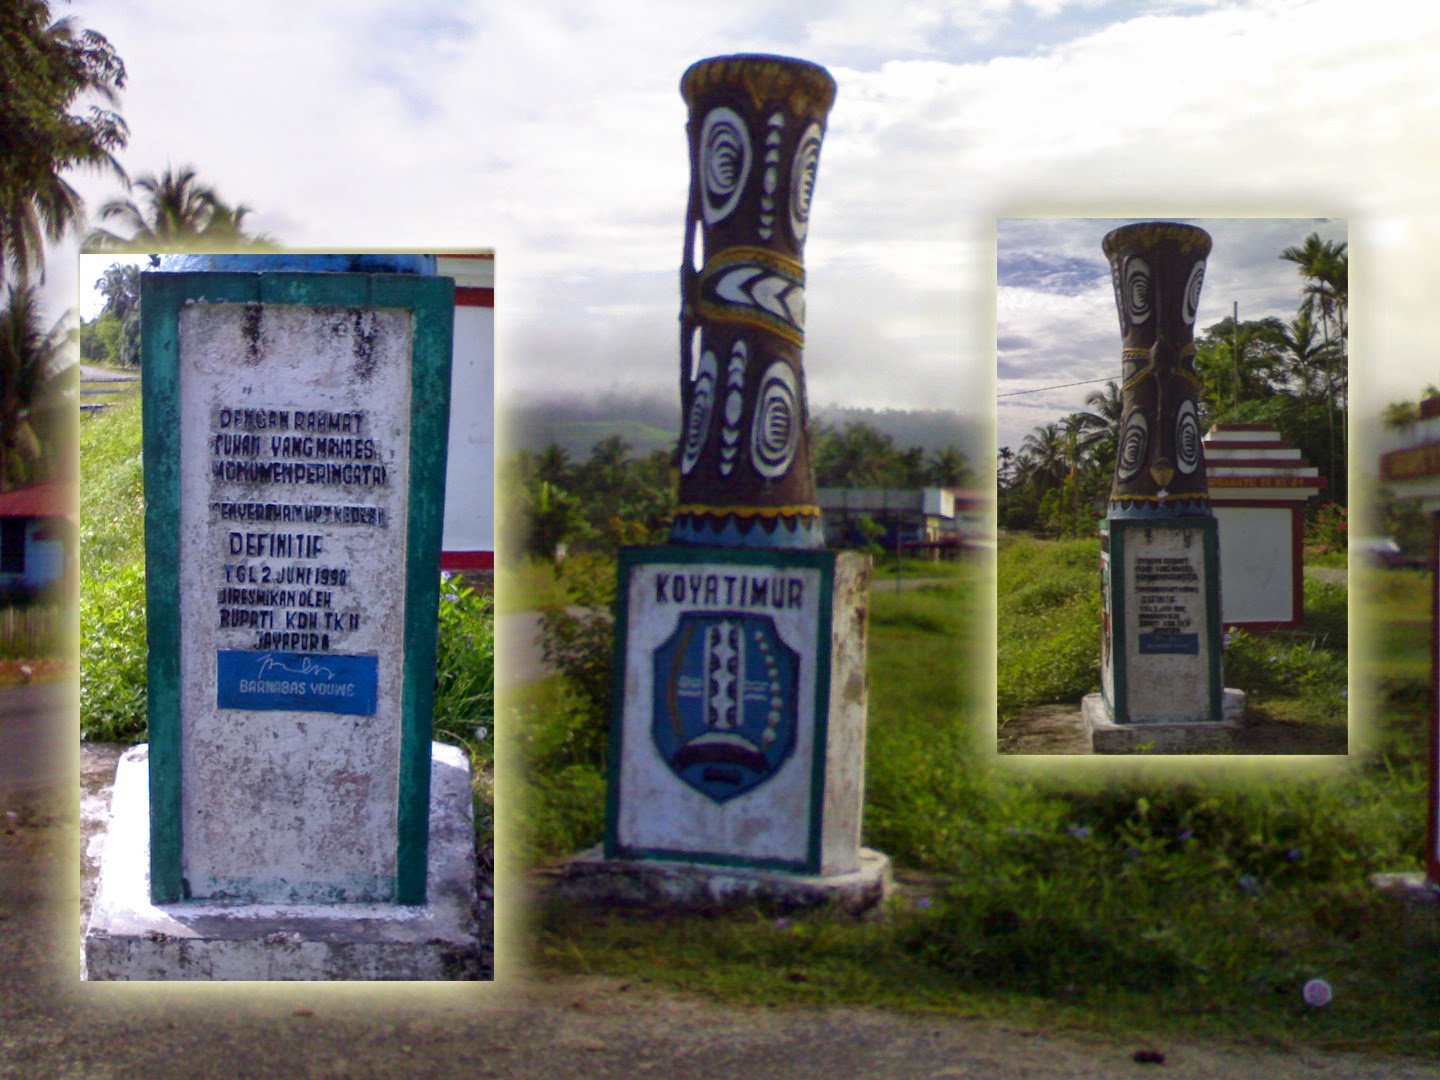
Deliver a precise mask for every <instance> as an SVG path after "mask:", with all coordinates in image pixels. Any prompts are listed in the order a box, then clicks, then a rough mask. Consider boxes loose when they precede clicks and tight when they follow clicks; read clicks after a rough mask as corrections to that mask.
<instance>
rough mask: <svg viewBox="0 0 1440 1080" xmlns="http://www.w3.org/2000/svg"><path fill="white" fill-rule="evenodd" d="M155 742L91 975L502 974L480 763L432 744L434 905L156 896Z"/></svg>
mask: <svg viewBox="0 0 1440 1080" xmlns="http://www.w3.org/2000/svg"><path fill="white" fill-rule="evenodd" d="M148 756H149V747H148V746H144V745H142V746H136V747H134V748H132V749H131V750H129V751H127V752H126V753H125V755H124V756H123V757H122V758H121V759H120V764H119V766H118V768H117V769H116V772H115V789H114V795H113V799H112V803H111V819H110V828H109V831H108V835H107V836H106V839H105V846H104V850H103V853H102V856H101V860H100V883H99V886H98V889H97V891H96V895H95V905H94V910H93V912H92V914H91V917H90V927H89V929H88V930H87V931H86V934H85V940H84V943H83V945H82V949H81V961H80V964H81V973H82V977H83V978H86V979H90V980H97V981H98V980H120V981H135V980H215V981H220V980H256V981H271V980H276V981H278V980H370V979H374V980H392V979H406V980H462V979H481V978H492V977H493V974H492V967H493V965H492V964H491V962H490V960H489V957H490V949H489V945H488V942H487V943H484V944H482V943H481V942H480V940H479V935H478V929H477V927H478V920H477V915H476V907H477V905H476V890H475V833H474V824H473V817H472V807H473V804H472V801H471V792H470V765H469V761H468V760H467V758H466V755H465V752H464V751H463V750H460V749H457V748H456V747H452V746H447V745H445V744H443V743H432V744H431V757H430V849H429V871H428V875H427V879H426V895H427V896H428V897H429V902H428V903H426V904H425V905H423V906H404V905H398V904H241V903H233V904H225V903H216V902H213V901H205V902H185V903H178V904H163V905H155V904H152V903H151V902H150V790H149V762H148Z"/></svg>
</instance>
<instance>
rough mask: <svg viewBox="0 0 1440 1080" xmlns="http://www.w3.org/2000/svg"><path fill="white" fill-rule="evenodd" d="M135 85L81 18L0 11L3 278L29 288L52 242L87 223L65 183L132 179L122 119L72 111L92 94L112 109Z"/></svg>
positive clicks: (24, 2) (27, 0)
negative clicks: (91, 176)
mask: <svg viewBox="0 0 1440 1080" xmlns="http://www.w3.org/2000/svg"><path fill="white" fill-rule="evenodd" d="M124 85H125V65H124V64H123V63H121V61H120V58H119V57H118V56H116V55H115V50H114V49H113V48H112V47H111V45H110V42H109V41H107V40H106V39H105V38H104V37H103V36H101V35H100V34H97V33H96V32H95V31H93V30H80V29H78V28H77V26H76V24H75V23H74V21H73V20H71V19H60V20H58V21H56V22H53V23H52V22H50V5H49V3H48V0H5V2H4V3H3V4H0V147H3V148H4V152H3V153H0V279H3V277H4V272H5V269H6V267H7V266H8V267H9V268H10V269H12V270H13V271H14V273H15V274H16V275H17V277H18V278H20V279H21V280H23V279H24V278H25V277H26V276H27V275H28V273H29V272H30V270H31V269H32V268H33V267H35V266H36V265H38V264H39V263H40V260H41V254H42V251H43V248H44V241H45V240H46V239H47V238H48V239H50V240H59V239H60V238H61V237H62V236H64V235H65V233H66V232H68V231H69V230H70V228H71V227H72V226H73V225H74V224H75V223H76V222H77V221H78V220H79V219H80V216H81V213H82V209H83V207H82V204H81V200H80V196H79V194H78V193H77V192H76V191H75V189H74V188H73V187H71V186H70V185H69V184H68V183H67V182H66V181H65V179H64V176H65V174H66V173H67V172H68V171H69V170H71V169H75V168H82V167H85V168H100V169H109V170H111V171H113V172H114V173H115V174H116V175H118V176H120V177H121V178H122V179H123V178H124V175H125V173H124V171H123V170H122V169H121V168H120V165H119V162H117V161H116V159H115V153H116V152H117V151H118V150H120V149H121V148H122V147H124V145H125V141H126V139H127V138H128V137H129V130H128V129H127V128H126V126H125V121H124V120H122V119H121V118H120V115H119V114H118V113H116V112H115V111H113V110H111V109H107V108H102V107H100V106H94V105H92V106H91V108H90V109H89V111H88V113H87V114H86V115H85V116H83V117H81V116H76V115H74V114H72V113H71V112H70V111H69V109H70V106H71V105H72V104H73V103H74V101H75V99H76V98H78V97H81V96H83V95H87V94H94V95H96V96H98V97H99V98H100V99H101V100H102V101H103V102H105V103H106V104H109V103H111V102H113V101H114V100H115V92H116V91H117V90H119V89H121V88H122V87H123V86H124Z"/></svg>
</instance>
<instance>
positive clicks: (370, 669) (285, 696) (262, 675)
mask: <svg viewBox="0 0 1440 1080" xmlns="http://www.w3.org/2000/svg"><path fill="white" fill-rule="evenodd" d="M216 656H217V660H218V669H219V670H218V674H219V690H218V691H217V694H216V701H215V704H216V706H217V707H219V708H221V709H249V710H252V711H262V710H268V711H277V710H283V711H286V712H323V713H343V714H345V715H347V716H374V715H375V695H376V688H377V686H378V684H379V681H380V680H379V668H378V665H379V657H376V656H339V655H335V654H333V653H284V652H253V651H249V650H245V649H221V650H219V651H218V652H217V653H216Z"/></svg>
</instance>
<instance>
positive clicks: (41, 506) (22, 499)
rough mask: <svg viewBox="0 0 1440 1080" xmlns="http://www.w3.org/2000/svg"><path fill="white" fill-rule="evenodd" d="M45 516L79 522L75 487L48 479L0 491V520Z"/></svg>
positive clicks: (69, 483)
mask: <svg viewBox="0 0 1440 1080" xmlns="http://www.w3.org/2000/svg"><path fill="white" fill-rule="evenodd" d="M46 517H52V518H53V517H63V518H69V519H70V520H71V521H78V520H79V517H80V514H79V512H78V507H77V506H76V505H75V484H73V483H72V482H70V481H68V480H49V481H46V482H45V483H43V484H26V485H25V486H24V487H18V488H15V489H13V490H11V491H6V492H0V518H46Z"/></svg>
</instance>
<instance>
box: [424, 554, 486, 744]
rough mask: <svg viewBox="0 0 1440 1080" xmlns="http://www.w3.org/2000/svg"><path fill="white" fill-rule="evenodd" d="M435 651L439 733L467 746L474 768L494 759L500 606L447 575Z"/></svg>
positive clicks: (437, 734)
mask: <svg viewBox="0 0 1440 1080" xmlns="http://www.w3.org/2000/svg"><path fill="white" fill-rule="evenodd" d="M437 629H438V638H437V641H436V655H435V734H436V736H437V737H440V738H442V739H445V740H447V741H449V742H453V743H456V744H457V745H460V746H463V747H465V748H466V749H467V750H468V751H469V752H470V760H471V764H472V767H476V768H478V767H480V766H482V765H489V764H490V763H492V762H493V761H494V760H495V607H494V604H493V602H492V600H491V597H490V595H489V594H488V593H481V592H476V590H475V589H473V588H472V587H471V586H470V585H468V584H467V583H466V582H465V580H464V579H463V578H462V577H459V576H458V575H452V574H442V575H441V582H440V611H439V617H438V627H437Z"/></svg>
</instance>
